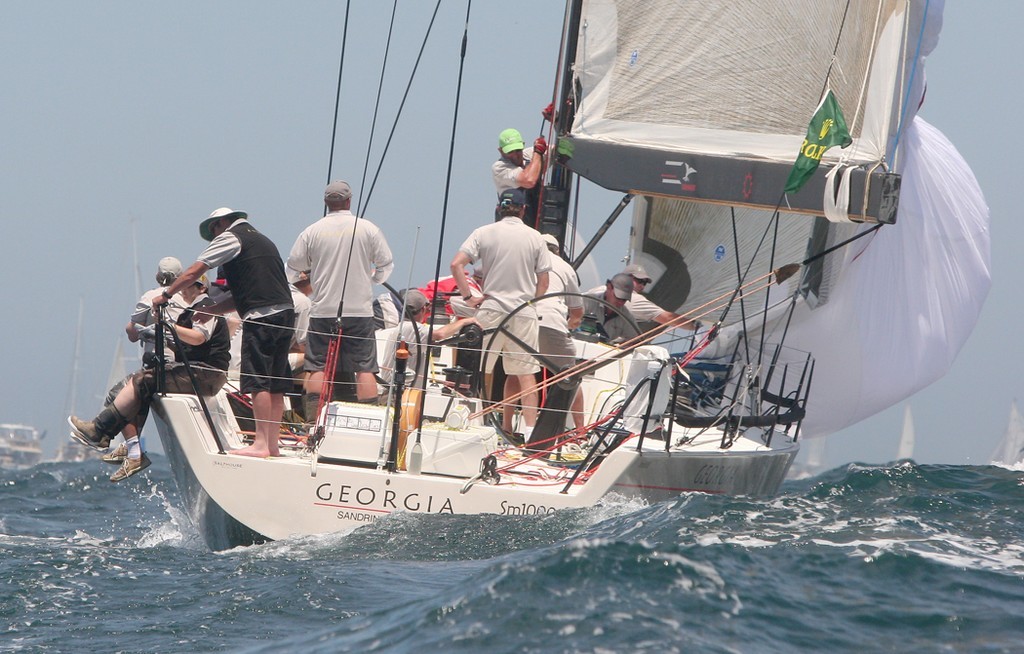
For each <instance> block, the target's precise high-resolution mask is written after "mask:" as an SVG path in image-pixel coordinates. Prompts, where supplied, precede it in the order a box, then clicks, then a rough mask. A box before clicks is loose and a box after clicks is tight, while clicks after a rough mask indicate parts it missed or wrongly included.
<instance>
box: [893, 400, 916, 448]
mask: <svg viewBox="0 0 1024 654" xmlns="http://www.w3.org/2000/svg"><path fill="white" fill-rule="evenodd" d="M913 458H914V416H913V414H911V412H910V405H909V404H907V405H904V407H903V434H902V435H901V436H900V446H899V449H898V450H896V459H897V460H899V461H903V460H905V459H913Z"/></svg>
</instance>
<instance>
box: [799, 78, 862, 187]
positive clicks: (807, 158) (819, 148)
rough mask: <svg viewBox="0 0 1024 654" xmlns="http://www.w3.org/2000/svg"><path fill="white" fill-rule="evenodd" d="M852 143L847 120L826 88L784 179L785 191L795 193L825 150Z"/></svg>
mask: <svg viewBox="0 0 1024 654" xmlns="http://www.w3.org/2000/svg"><path fill="white" fill-rule="evenodd" d="M851 143H853V139H852V138H850V131H849V130H848V129H847V128H846V119H845V118H843V112H842V111H841V110H840V109H839V103H838V102H837V101H836V96H835V95H833V94H832V90H831V89H829V91H828V92H827V93H825V96H824V97H823V98H822V99H821V103H820V104H819V105H818V108H817V109H816V110H815V112H814V115H813V116H812V117H811V123H810V124H809V125H808V126H807V137H806V138H805V139H804V143H803V145H801V146H800V154H798V155H797V157H796V163H794V164H793V170H791V171H790V172H789V179H787V180H786V189H785V191H786V193H796V192H797V191H799V190H800V187H802V186H803V185H804V184H805V183H806V182H807V180H809V179H810V178H811V175H813V174H814V171H815V170H817V169H818V164H819V163H821V155H823V154H825V151H826V150H828V149H829V148H831V147H832V146H833V145H838V146H839V147H841V148H845V147H846V146H848V145H850V144H851Z"/></svg>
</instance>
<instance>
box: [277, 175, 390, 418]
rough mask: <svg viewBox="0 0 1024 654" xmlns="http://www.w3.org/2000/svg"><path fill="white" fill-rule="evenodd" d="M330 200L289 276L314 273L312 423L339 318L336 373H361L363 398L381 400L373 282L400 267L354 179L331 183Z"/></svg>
mask: <svg viewBox="0 0 1024 654" xmlns="http://www.w3.org/2000/svg"><path fill="white" fill-rule="evenodd" d="M324 204H326V205H327V215H326V216H324V217H323V218H321V219H320V220H318V221H317V222H315V223H313V224H312V225H310V226H309V227H307V228H306V229H305V230H303V232H302V233H301V234H299V237H298V238H297V239H295V244H294V245H293V246H292V249H291V253H290V254H289V255H288V275H289V277H291V278H292V279H297V278H298V276H299V274H301V273H307V274H308V275H309V283H310V284H311V285H312V286H313V293H312V295H311V296H310V300H312V306H311V308H310V311H309V333H308V335H307V336H306V360H305V364H304V369H305V370H306V372H308V373H309V376H308V377H307V378H306V382H305V390H306V393H305V396H304V398H303V414H304V415H305V417H306V420H309V421H313V420H315V413H316V410H317V407H318V406H319V404H320V401H321V398H320V392H321V389H322V388H323V383H324V367H325V365H326V363H327V349H328V347H329V346H330V343H331V341H332V340H333V339H334V338H336V337H337V336H338V327H339V320H340V327H341V334H342V336H341V343H340V344H339V346H340V347H339V350H338V368H337V370H336V371H335V373H336V374H337V373H339V372H341V373H348V374H355V380H356V381H355V396H356V399H357V400H358V401H360V402H376V401H377V381H376V377H375V374H376V372H377V370H378V368H377V339H376V334H375V326H374V323H373V285H374V284H383V283H384V282H386V281H387V280H388V277H389V276H390V275H391V271H392V270H393V269H394V267H395V264H394V261H393V259H392V256H391V248H389V247H388V242H387V239H385V238H384V233H383V232H382V231H381V230H380V228H378V227H377V226H376V225H374V224H373V223H372V222H370V221H369V220H367V219H365V218H361V217H359V216H356V215H355V214H353V213H352V211H351V207H352V188H351V187H350V186H349V185H348V183H347V182H344V181H334V182H331V183H330V184H328V185H327V188H326V189H324ZM330 399H332V398H326V400H328V401H329V400H330Z"/></svg>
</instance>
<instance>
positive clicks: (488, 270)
mask: <svg viewBox="0 0 1024 654" xmlns="http://www.w3.org/2000/svg"><path fill="white" fill-rule="evenodd" d="M525 205H526V194H525V193H524V192H523V190H522V189H518V188H515V189H509V190H507V191H504V192H503V193H502V194H501V197H500V200H499V205H498V213H499V220H498V221H497V222H495V223H493V224H490V225H485V226H483V227H479V228H477V229H475V230H474V231H473V233H472V234H470V235H469V238H467V239H466V241H465V242H464V243H463V244H462V245H461V246H460V247H459V251H458V253H456V255H455V258H454V259H452V263H451V270H452V276H453V277H455V280H456V283H457V284H458V288H459V293H460V294H461V295H462V299H463V300H465V301H466V304H467V305H468V306H470V307H479V309H478V310H477V314H476V318H477V320H478V321H479V323H480V325H481V326H482V327H483V328H484V329H485V330H487V329H493V328H495V327H497V326H498V325H499V324H500V323H501V322H502V321H504V320H505V318H506V317H507V316H508V314H510V313H511V312H512V311H514V310H515V309H517V308H518V307H519V306H521V305H523V304H524V303H527V302H529V301H531V300H533V298H535V297H538V296H541V295H544V294H545V293H546V292H547V289H548V269H549V268H550V261H549V258H548V251H547V246H546V245H545V244H544V240H543V239H542V238H541V235H540V233H538V232H537V230H535V229H533V228H532V227H528V226H527V225H525V224H523V220H522V217H523V212H524V210H525ZM470 263H472V264H474V265H475V267H476V269H477V270H479V271H481V272H482V273H483V288H482V289H481V290H482V291H483V297H479V296H474V295H472V293H471V289H470V286H469V280H468V279H466V270H465V268H466V265H468V264H470ZM504 330H505V331H507V332H508V333H511V334H513V335H515V337H516V338H518V339H519V340H521V341H523V342H524V343H525V344H526V345H527V346H529V347H530V348H531V349H533V350H534V351H536V350H537V314H536V312H535V311H534V308H533V307H532V306H527V307H526V308H525V309H523V310H522V311H520V312H519V313H517V314H516V315H515V316H513V317H512V318H511V319H510V320H508V321H507V322H505V327H504ZM488 344H490V347H491V349H492V350H493V351H492V352H491V353H489V355H488V356H486V357H485V358H486V361H487V366H486V368H487V369H485V370H484V375H485V380H486V386H487V388H488V390H489V389H490V384H491V372H492V371H493V366H494V363H495V361H496V359H497V355H498V354H499V353H500V355H501V359H502V365H503V366H504V368H505V372H506V373H507V374H508V375H509V379H510V380H511V383H510V384H506V386H505V396H506V397H507V396H508V395H509V394H512V393H514V392H515V391H516V390H517V389H518V390H522V392H523V393H525V395H524V396H523V398H522V404H523V418H524V420H525V421H526V425H527V427H528V429H526V430H523V431H524V433H527V434H528V432H529V431H530V430H532V428H533V425H534V424H535V423H536V420H537V406H538V404H537V397H538V394H537V391H536V387H537V383H536V380H535V378H534V374H535V373H537V372H538V371H539V370H540V366H539V365H538V364H537V363H536V361H534V360H533V357H531V356H530V355H528V354H526V353H525V352H524V351H523V349H522V348H521V347H520V346H519V345H517V344H516V343H515V342H514V341H513V340H511V339H510V338H508V336H507V334H504V333H501V332H498V333H496V334H495V335H494V338H493V340H492V338H491V336H490V335H487V336H485V337H484V346H485V347H487V346H488ZM511 420H512V418H511V410H509V411H507V412H506V420H505V427H506V429H509V428H510V427H511Z"/></svg>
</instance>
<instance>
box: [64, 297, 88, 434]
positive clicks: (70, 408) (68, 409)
mask: <svg viewBox="0 0 1024 654" xmlns="http://www.w3.org/2000/svg"><path fill="white" fill-rule="evenodd" d="M84 313H85V302H84V301H83V300H82V298H78V326H77V328H76V329H75V350H74V354H73V355H72V357H71V379H70V380H69V382H68V393H67V396H66V397H65V398H64V416H70V415H74V414H75V408H76V407H75V405H76V404H77V403H78V366H79V361H80V356H81V351H82V317H83V315H84Z"/></svg>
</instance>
